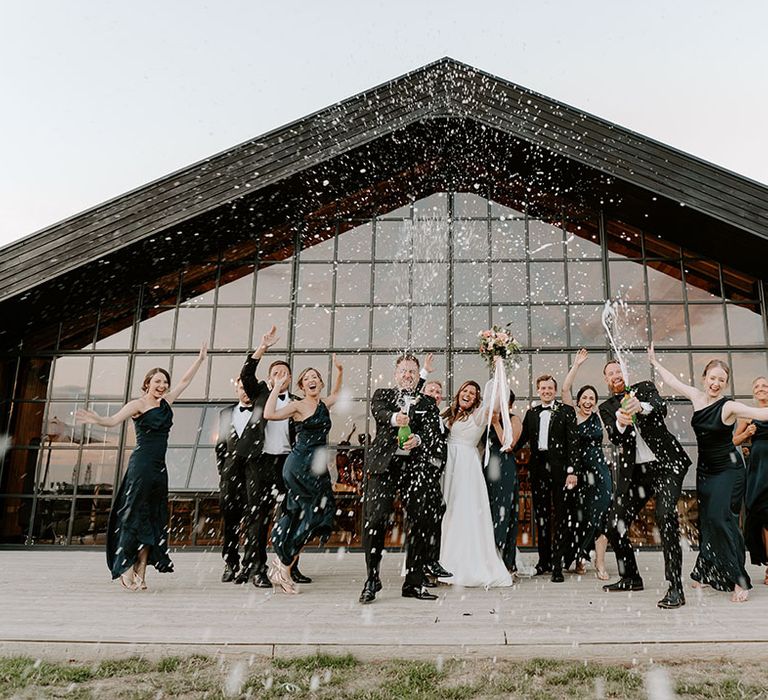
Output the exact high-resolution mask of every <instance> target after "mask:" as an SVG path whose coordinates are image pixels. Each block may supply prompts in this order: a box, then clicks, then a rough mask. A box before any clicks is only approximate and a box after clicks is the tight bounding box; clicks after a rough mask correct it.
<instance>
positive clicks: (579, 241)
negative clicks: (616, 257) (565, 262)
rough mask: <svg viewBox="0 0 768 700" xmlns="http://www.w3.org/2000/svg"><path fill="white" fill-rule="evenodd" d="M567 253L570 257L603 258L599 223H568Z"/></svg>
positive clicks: (578, 258)
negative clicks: (598, 228)
mask: <svg viewBox="0 0 768 700" xmlns="http://www.w3.org/2000/svg"><path fill="white" fill-rule="evenodd" d="M565 253H566V255H567V256H568V257H569V258H575V259H577V260H580V259H582V258H602V257H603V249H602V247H601V246H600V234H599V233H598V230H597V224H592V223H589V222H582V223H581V224H572V223H571V224H568V227H567V231H566V239H565Z"/></svg>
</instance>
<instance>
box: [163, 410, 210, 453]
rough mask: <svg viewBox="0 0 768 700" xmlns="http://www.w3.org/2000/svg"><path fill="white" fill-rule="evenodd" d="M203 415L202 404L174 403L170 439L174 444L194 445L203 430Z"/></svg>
mask: <svg viewBox="0 0 768 700" xmlns="http://www.w3.org/2000/svg"><path fill="white" fill-rule="evenodd" d="M202 417H203V409H202V408H201V407H200V406H187V405H185V404H178V403H177V404H174V406H173V427H172V428H171V435H170V438H169V441H170V442H171V443H172V444H174V445H194V444H195V443H196V442H197V437H198V435H199V433H200V430H201V424H200V422H201V420H202Z"/></svg>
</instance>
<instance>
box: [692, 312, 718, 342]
mask: <svg viewBox="0 0 768 700" xmlns="http://www.w3.org/2000/svg"><path fill="white" fill-rule="evenodd" d="M688 322H689V324H690V329H691V344H692V345H725V322H724V318H723V306H722V304H691V305H690V306H689V307H688Z"/></svg>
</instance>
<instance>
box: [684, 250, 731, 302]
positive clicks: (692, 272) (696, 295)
mask: <svg viewBox="0 0 768 700" xmlns="http://www.w3.org/2000/svg"><path fill="white" fill-rule="evenodd" d="M683 270H684V272H685V290H686V294H687V295H688V301H715V300H716V299H720V298H722V291H721V289H720V266H719V265H718V264H717V263H716V262H712V261H710V260H692V259H690V258H687V259H685V260H684V261H683Z"/></svg>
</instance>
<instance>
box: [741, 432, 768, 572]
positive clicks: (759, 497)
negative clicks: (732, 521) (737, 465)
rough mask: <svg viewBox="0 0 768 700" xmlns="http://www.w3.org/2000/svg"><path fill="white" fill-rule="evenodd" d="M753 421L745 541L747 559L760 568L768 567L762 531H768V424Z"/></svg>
mask: <svg viewBox="0 0 768 700" xmlns="http://www.w3.org/2000/svg"><path fill="white" fill-rule="evenodd" d="M753 422H754V424H755V427H756V428H757V430H756V431H755V434H754V435H753V436H752V448H751V449H750V451H749V467H748V468H747V495H746V498H745V504H746V509H747V517H746V519H745V520H744V539H745V540H746V544H747V549H748V550H749V558H750V560H751V561H752V563H753V564H754V565H755V566H762V565H768V551H766V546H765V541H764V540H763V530H764V529H768V421H760V420H756V421H753Z"/></svg>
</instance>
